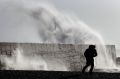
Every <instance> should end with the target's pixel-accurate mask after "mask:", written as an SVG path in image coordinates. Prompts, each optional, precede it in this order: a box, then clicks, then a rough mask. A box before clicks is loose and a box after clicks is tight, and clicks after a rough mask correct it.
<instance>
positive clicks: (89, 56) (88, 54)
mask: <svg viewBox="0 0 120 79" xmlns="http://www.w3.org/2000/svg"><path fill="white" fill-rule="evenodd" d="M84 56H85V58H86V65H85V66H84V68H83V70H82V72H83V73H84V72H85V70H86V68H87V67H88V66H91V68H90V70H89V73H90V74H91V73H92V71H93V68H94V57H96V56H97V52H96V49H95V45H89V48H88V49H86V51H85V53H84Z"/></svg>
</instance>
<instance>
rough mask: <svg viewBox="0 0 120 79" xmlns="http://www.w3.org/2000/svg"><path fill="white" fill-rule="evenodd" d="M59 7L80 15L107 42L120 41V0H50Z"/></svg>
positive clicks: (116, 42) (117, 42)
mask: <svg viewBox="0 0 120 79" xmlns="http://www.w3.org/2000/svg"><path fill="white" fill-rule="evenodd" d="M50 1H51V3H53V4H54V5H55V6H56V7H57V8H59V9H60V10H64V11H71V12H74V13H75V14H77V15H78V17H79V18H80V20H82V21H84V22H85V23H86V24H87V25H89V26H90V27H92V28H94V29H96V30H97V31H98V32H99V33H100V34H101V35H102V36H103V38H104V39H105V41H106V42H107V43H112V44H119V43H120V41H119V40H120V36H118V35H119V34H120V31H119V28H120V0H50Z"/></svg>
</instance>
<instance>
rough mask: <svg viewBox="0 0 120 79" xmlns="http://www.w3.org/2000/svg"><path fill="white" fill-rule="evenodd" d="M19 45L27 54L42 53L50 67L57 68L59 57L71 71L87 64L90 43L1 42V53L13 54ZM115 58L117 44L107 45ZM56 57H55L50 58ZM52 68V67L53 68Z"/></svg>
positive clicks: (78, 69)
mask: <svg viewBox="0 0 120 79" xmlns="http://www.w3.org/2000/svg"><path fill="white" fill-rule="evenodd" d="M17 47H19V48H20V49H22V50H23V52H24V55H25V56H32V55H36V54H37V55H40V56H41V57H43V59H45V60H46V61H47V63H49V64H48V66H49V67H53V69H55V67H54V66H55V64H57V63H59V62H54V63H53V61H57V60H58V59H59V60H60V61H61V62H63V63H64V65H65V66H66V67H67V69H68V70H70V71H80V70H81V69H82V68H83V66H84V65H85V58H84V55H83V53H84V51H85V49H87V48H88V45H73V44H39V43H19V44H18V43H0V54H1V55H7V56H11V55H12V53H13V50H15V49H16V48H17ZM107 49H108V51H109V53H110V54H111V56H112V58H113V60H116V59H115V58H116V55H115V46H114V45H107ZM50 58H54V59H50ZM51 63H52V64H51ZM51 70H52V69H51Z"/></svg>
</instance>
